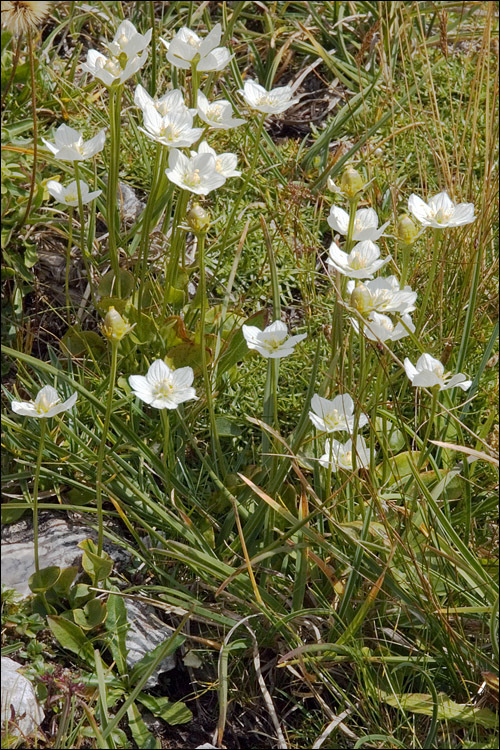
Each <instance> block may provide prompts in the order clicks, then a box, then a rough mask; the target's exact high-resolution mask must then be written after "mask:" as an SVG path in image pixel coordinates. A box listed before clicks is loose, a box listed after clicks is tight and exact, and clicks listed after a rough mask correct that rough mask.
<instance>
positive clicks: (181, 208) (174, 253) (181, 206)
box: [162, 190, 189, 315]
mask: <svg viewBox="0 0 500 750" xmlns="http://www.w3.org/2000/svg"><path fill="white" fill-rule="evenodd" d="M188 200H189V192H188V191H187V190H181V193H180V195H179V197H178V198H177V205H176V207H175V214H174V220H173V223H172V234H171V243H170V258H169V261H168V267H167V271H166V274H165V277H166V278H165V292H164V295H163V307H162V314H163V315H165V314H166V312H167V305H168V300H169V297H170V290H171V289H172V287H173V286H174V281H175V277H176V276H177V268H178V265H179V256H180V244H181V240H182V237H183V235H184V232H183V230H182V229H181V223H182V220H183V219H184V217H185V215H186V207H187V203H188Z"/></svg>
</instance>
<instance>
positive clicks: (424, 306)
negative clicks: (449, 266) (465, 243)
mask: <svg viewBox="0 0 500 750" xmlns="http://www.w3.org/2000/svg"><path fill="white" fill-rule="evenodd" d="M441 231H442V230H440V229H435V230H434V244H433V248H432V260H431V269H430V271H429V279H428V281H427V286H426V289H425V294H424V299H423V301H422V304H421V305H420V313H419V316H418V321H417V325H416V329H415V330H416V332H417V334H419V333H420V332H421V330H422V324H423V322H424V320H425V313H426V311H427V305H428V304H429V298H430V296H431V292H432V286H433V284H434V278H435V276H436V270H437V263H438V257H439V234H440V232H441Z"/></svg>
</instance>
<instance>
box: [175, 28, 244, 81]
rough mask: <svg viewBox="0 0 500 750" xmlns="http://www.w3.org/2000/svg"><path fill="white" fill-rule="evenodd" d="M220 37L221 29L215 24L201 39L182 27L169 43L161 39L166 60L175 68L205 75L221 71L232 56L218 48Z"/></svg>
mask: <svg viewBox="0 0 500 750" xmlns="http://www.w3.org/2000/svg"><path fill="white" fill-rule="evenodd" d="M221 36H222V28H221V25H220V23H217V24H216V25H215V26H214V27H213V29H212V31H211V32H210V33H209V34H207V36H206V37H205V38H204V39H202V38H201V37H199V36H198V34H195V32H194V31H191V29H188V28H187V26H183V27H182V29H179V31H178V32H177V34H176V35H175V36H174V38H173V39H172V41H171V42H167V40H166V39H162V38H161V37H160V39H161V41H162V42H163V44H164V45H165V47H166V48H167V60H168V61H169V63H172V65H174V66H175V67H176V68H186V69H187V68H190V67H191V66H195V67H196V68H197V70H199V71H201V72H204V73H207V72H208V71H212V70H222V69H223V68H225V67H226V65H227V64H228V62H229V61H230V60H231V58H232V57H233V55H231V53H230V52H229V50H227V49H225V48H224V47H218V46H217V45H218V44H219V42H220V39H221Z"/></svg>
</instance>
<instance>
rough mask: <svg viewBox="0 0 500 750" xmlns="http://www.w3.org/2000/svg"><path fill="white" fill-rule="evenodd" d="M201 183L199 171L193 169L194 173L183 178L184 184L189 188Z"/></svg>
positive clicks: (189, 173)
mask: <svg viewBox="0 0 500 750" xmlns="http://www.w3.org/2000/svg"><path fill="white" fill-rule="evenodd" d="M200 182H201V175H200V170H199V169H195V170H194V172H188V173H187V174H186V175H185V177H184V183H185V184H186V185H189V187H196V186H197V185H199V184H200Z"/></svg>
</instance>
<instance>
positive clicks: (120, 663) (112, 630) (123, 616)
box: [106, 594, 129, 674]
mask: <svg viewBox="0 0 500 750" xmlns="http://www.w3.org/2000/svg"><path fill="white" fill-rule="evenodd" d="M128 627H129V625H128V619H127V608H126V607H125V602H124V601H123V599H122V597H121V596H117V595H116V594H110V595H109V596H108V616H107V618H106V631H107V632H108V635H109V639H108V644H109V648H110V649H111V653H112V654H113V659H114V660H115V662H116V667H117V669H118V672H119V673H120V674H127V673H128V667H127V646H126V639H127V630H128Z"/></svg>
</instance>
